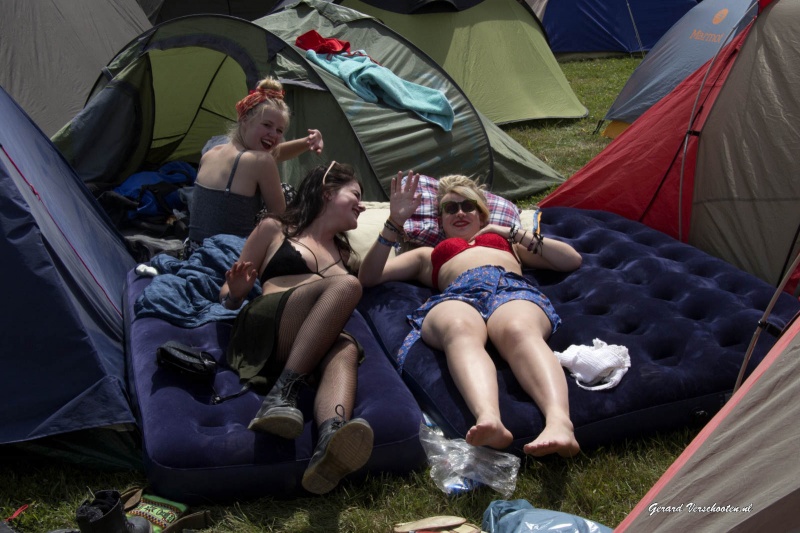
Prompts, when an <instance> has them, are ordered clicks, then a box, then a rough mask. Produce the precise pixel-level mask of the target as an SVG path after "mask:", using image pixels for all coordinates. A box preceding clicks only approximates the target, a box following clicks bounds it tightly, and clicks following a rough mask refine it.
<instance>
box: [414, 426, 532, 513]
mask: <svg viewBox="0 0 800 533" xmlns="http://www.w3.org/2000/svg"><path fill="white" fill-rule="evenodd" d="M419 438H420V441H421V442H422V447H423V449H424V450H425V454H426V455H427V457H428V463H429V464H430V466H431V478H432V479H433V481H434V482H435V483H436V486H437V487H439V488H440V489H441V490H442V491H443V492H444V493H445V494H460V493H463V492H467V491H470V490H472V489H474V488H476V487H479V486H481V485H486V486H488V487H491V488H492V489H494V490H496V491H497V492H499V493H500V494H502V495H503V497H504V498H506V499H508V498H509V497H511V495H512V494H513V493H514V489H515V488H516V486H517V473H518V472H519V467H520V464H521V461H520V458H519V457H517V456H515V455H512V454H510V453H504V452H500V451H497V450H492V449H489V448H486V447H483V446H472V445H471V444H467V441H465V440H464V439H447V438H445V437H444V435H442V433H441V430H438V429H436V430H435V429H432V428H430V427H428V426H427V425H425V423H422V424H420V428H419Z"/></svg>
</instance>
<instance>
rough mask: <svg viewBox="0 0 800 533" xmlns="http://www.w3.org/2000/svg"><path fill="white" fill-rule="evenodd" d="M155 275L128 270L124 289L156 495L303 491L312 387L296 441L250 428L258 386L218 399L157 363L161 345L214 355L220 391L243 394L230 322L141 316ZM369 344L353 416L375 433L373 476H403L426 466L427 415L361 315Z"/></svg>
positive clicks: (362, 335)
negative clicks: (230, 349) (229, 352)
mask: <svg viewBox="0 0 800 533" xmlns="http://www.w3.org/2000/svg"><path fill="white" fill-rule="evenodd" d="M152 279H153V278H148V277H139V276H137V275H136V274H135V273H134V272H130V273H129V275H128V279H127V287H126V291H125V300H126V301H125V315H126V316H125V323H126V328H127V332H126V333H127V340H126V348H127V360H128V370H129V372H128V374H129V381H130V383H129V388H130V390H131V391H132V394H133V396H134V397H133V402H132V403H133V404H134V412H135V413H136V416H137V417H138V421H139V424H140V427H141V432H142V447H143V455H144V468H145V473H146V475H147V478H148V480H149V482H150V485H151V487H150V488H151V489H152V491H153V492H154V493H155V494H158V495H161V496H164V497H167V498H171V499H174V500H176V501H180V502H184V503H188V504H201V503H203V504H205V503H222V502H229V501H234V500H242V499H251V498H258V497H261V496H265V495H273V496H281V497H283V496H292V495H297V494H302V493H303V489H302V487H301V486H300V480H301V478H302V474H303V471H304V470H305V468H306V465H307V463H308V460H309V459H310V457H311V454H312V453H313V450H314V444H315V443H316V426H315V424H314V423H313V418H312V412H313V410H312V403H313V390H312V389H311V388H305V389H304V390H303V391H302V393H301V394H300V397H299V401H300V407H301V409H302V411H303V412H304V414H305V418H306V426H305V430H304V432H303V434H302V435H301V436H300V437H299V438H297V439H296V440H286V439H282V438H280V437H276V436H272V435H268V434H264V433H256V432H253V431H249V430H248V429H247V425H248V423H249V422H250V419H251V418H252V417H253V415H254V414H255V412H256V411H257V410H258V407H259V405H260V404H261V399H262V397H261V396H259V395H257V394H255V393H254V392H248V393H246V394H245V395H243V396H241V397H238V398H235V399H231V400H228V401H225V402H223V403H220V404H217V405H212V404H211V403H210V400H211V397H212V395H213V391H212V390H211V387H212V386H211V384H207V383H197V382H193V381H191V380H189V379H188V378H186V377H185V376H183V375H180V374H177V373H175V372H174V371H171V370H168V369H164V368H161V367H159V366H158V364H157V363H156V349H157V348H158V347H159V346H160V345H161V344H163V343H165V342H166V341H170V340H172V341H178V342H181V343H183V344H186V345H189V346H193V347H196V348H200V349H202V350H205V351H207V352H208V353H209V354H211V355H212V356H213V357H214V359H215V360H216V361H217V363H218V367H219V371H218V373H217V374H216V376H215V378H214V381H213V389H214V390H215V391H216V392H217V393H219V394H220V395H222V396H225V395H228V394H233V393H235V392H237V391H238V390H240V385H239V379H238V375H237V374H236V373H235V372H233V371H232V370H230V369H229V368H228V367H227V365H226V363H225V348H226V346H227V344H228V339H229V336H230V330H231V321H224V320H223V321H220V320H217V321H209V322H206V323H204V324H202V325H200V326H198V327H193V328H185V327H178V326H176V325H173V324H171V323H170V322H168V321H166V320H163V319H162V318H158V317H154V316H142V317H137V316H136V314H135V313H134V304H135V302H136V300H137V298H138V297H139V296H140V294H141V293H142V291H144V289H145V287H146V286H147V285H149V284H150V283H151V281H152ZM346 329H347V331H349V332H350V333H352V334H353V335H354V336H355V337H356V338H357V339H358V340H359V342H360V343H361V344H362V346H363V347H364V350H365V353H366V358H365V361H364V362H363V364H362V365H361V366H360V368H359V372H358V392H357V398H356V406H355V411H354V415H353V416H355V417H361V418H364V419H366V420H367V421H368V422H369V423H370V425H371V426H372V428H373V431H374V433H375V444H374V450H373V452H372V456H371V457H370V459H369V462H368V463H367V464H366V465H365V466H364V468H363V469H362V470H361V471H360V472H358V473H355V474H353V475H352V477H355V478H357V477H358V476H359V475H363V474H364V473H366V472H375V471H387V472H405V471H409V470H412V469H416V468H419V467H420V466H422V465H424V463H425V454H424V451H423V450H422V447H421V445H420V442H419V425H420V421H421V419H422V413H421V411H420V409H419V407H418V405H417V403H416V401H415V400H414V398H413V397H412V395H411V393H410V392H409V391H408V389H407V388H406V386H405V385H404V384H403V382H402V381H401V379H400V376H399V375H398V374H397V371H396V370H395V369H394V368H393V367H392V365H391V363H390V362H389V360H388V359H387V358H386V357H385V355H384V353H383V351H382V349H381V348H380V346H379V345H378V344H377V342H376V340H375V338H374V337H373V335H372V333H371V331H370V330H369V328H368V326H367V324H366V322H365V321H364V319H363V318H362V317H361V315H360V314H358V313H357V312H356V313H354V315H353V316H352V317H351V319H350V321H349V322H348V324H347V326H346Z"/></svg>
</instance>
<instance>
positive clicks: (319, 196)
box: [220, 161, 373, 494]
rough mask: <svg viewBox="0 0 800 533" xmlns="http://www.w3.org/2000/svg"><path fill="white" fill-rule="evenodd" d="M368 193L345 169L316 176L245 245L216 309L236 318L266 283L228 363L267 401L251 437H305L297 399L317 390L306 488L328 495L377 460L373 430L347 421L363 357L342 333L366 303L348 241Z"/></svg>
mask: <svg viewBox="0 0 800 533" xmlns="http://www.w3.org/2000/svg"><path fill="white" fill-rule="evenodd" d="M361 193H362V188H361V184H360V182H359V181H358V179H357V178H356V176H355V174H354V173H353V170H352V168H351V167H349V166H348V165H343V164H339V163H336V162H335V161H334V162H332V163H331V164H330V165H328V166H320V167H317V168H315V169H313V170H312V171H311V172H310V173H309V174H308V175H307V176H306V178H305V179H304V180H303V182H302V183H301V184H300V186H299V188H298V191H297V197H296V198H295V199H294V200H293V201H292V203H291V204H290V205H289V206H288V207H287V209H286V211H285V212H284V213H283V214H269V215H267V216H266V218H264V219H263V220H262V221H261V222H260V223H259V224H258V226H256V228H255V230H253V232H252V233H251V234H250V236H249V237H248V238H247V241H246V242H245V244H244V247H243V248H242V253H241V255H240V256H239V259H238V260H237V261H236V262H235V263H234V264H233V266H232V267H231V269H230V270H228V272H227V273H226V275H225V278H226V282H225V284H224V285H223V286H222V289H221V291H220V300H221V302H222V304H223V305H225V307H227V308H228V309H238V308H239V307H240V306H241V305H242V301H243V299H244V297H245V295H247V294H248V293H249V292H250V289H251V288H252V287H253V284H254V283H255V280H256V279H257V278H260V280H261V287H262V295H261V296H259V297H258V298H256V299H254V300H253V301H251V302H250V303H248V304H247V305H246V306H245V307H244V308H242V310H241V311H240V313H239V315H238V316H237V318H236V321H235V322H234V327H233V333H232V335H231V342H230V345H229V346H228V354H227V355H228V362H229V363H230V365H231V367H232V368H235V369H236V370H237V371H238V372H239V377H240V378H241V380H242V381H244V382H247V383H249V384H250V385H251V386H252V387H253V388H254V389H255V390H256V391H258V392H262V393H266V397H265V398H264V402H263V404H262V405H261V407H260V409H259V410H258V412H257V413H256V415H255V417H254V418H253V420H252V421H251V422H250V426H249V428H250V429H252V430H254V431H265V432H268V433H272V434H275V435H279V436H281V437H285V438H290V439H293V438H296V437H297V436H299V435H300V434H301V433H302V432H303V429H304V426H305V422H304V419H303V413H302V412H301V411H300V410H299V409H298V408H297V402H296V396H297V393H298V391H299V390H300V388H301V387H302V386H303V385H304V384H310V383H311V382H312V381H313V382H315V383H316V386H317V387H316V388H317V391H316V398H315V400H314V420H315V422H316V423H317V425H318V428H319V432H318V433H319V440H318V442H317V445H316V448H315V450H314V455H313V456H312V458H311V462H310V463H309V466H308V468H307V469H306V471H305V473H304V475H303V480H302V484H303V487H305V488H306V490H308V491H310V492H313V493H316V494H323V493H325V492H328V491H329V490H331V489H333V488H334V487H335V486H336V485H337V483H338V482H339V480H340V479H341V478H342V477H343V476H345V475H346V474H348V473H350V472H353V471H355V470H357V469H359V468H361V467H362V466H363V465H364V464H365V463H366V461H367V460H368V459H369V456H370V454H371V453H372V440H373V438H372V437H373V435H372V429H371V428H370V425H369V424H368V423H367V421H366V420H363V419H360V418H356V419H351V415H352V412H353V405H354V403H355V394H356V380H357V371H358V364H359V362H360V360H361V357H362V351H361V347H360V346H359V345H358V343H357V342H356V341H355V339H354V338H353V337H352V336H350V335H349V334H348V333H347V332H345V331H344V330H343V328H344V325H345V323H346V322H347V320H348V319H349V318H350V315H351V314H352V312H353V310H354V309H355V307H356V304H357V303H358V301H359V299H360V298H361V284H360V283H359V281H358V279H357V278H356V277H355V276H353V275H352V274H351V273H350V272H349V271H348V270H347V262H348V259H349V258H350V255H351V254H353V253H354V252H353V250H352V248H351V247H350V244H349V242H348V240H347V236H346V234H345V232H346V231H348V230H352V229H355V228H356V226H357V225H358V216H359V215H360V214H361V213H362V212H363V211H364V205H363V203H362V201H361Z"/></svg>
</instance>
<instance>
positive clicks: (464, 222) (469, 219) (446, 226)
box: [439, 192, 483, 241]
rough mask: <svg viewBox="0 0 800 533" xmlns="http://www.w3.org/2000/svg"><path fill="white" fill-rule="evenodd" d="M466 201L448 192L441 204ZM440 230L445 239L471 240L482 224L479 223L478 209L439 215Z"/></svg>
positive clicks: (460, 210) (458, 195)
mask: <svg viewBox="0 0 800 533" xmlns="http://www.w3.org/2000/svg"><path fill="white" fill-rule="evenodd" d="M464 200H466V198H464V197H463V196H461V195H460V194H456V193H454V192H449V193H447V194H445V195H444V196H443V197H442V200H441V204H444V203H446V202H463V201H464ZM439 217H440V220H441V226H442V230H443V231H444V234H445V236H446V237H448V238H449V237H460V238H462V239H464V240H467V241H468V240H470V239H472V237H473V235H475V234H476V233H477V232H478V230H480V229H481V227H482V226H483V223H482V221H481V214H480V211H479V210H478V209H474V210H473V211H472V212H470V213H465V212H464V211H463V209H459V210H458V211H457V212H456V213H452V214H450V213H447V212H442V213H441V214H440V215H439Z"/></svg>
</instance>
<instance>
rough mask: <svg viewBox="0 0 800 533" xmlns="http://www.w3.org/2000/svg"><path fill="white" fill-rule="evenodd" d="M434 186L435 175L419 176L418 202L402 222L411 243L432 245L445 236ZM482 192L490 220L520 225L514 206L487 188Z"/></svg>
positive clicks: (436, 189)
mask: <svg viewBox="0 0 800 533" xmlns="http://www.w3.org/2000/svg"><path fill="white" fill-rule="evenodd" d="M438 187H439V182H438V181H437V180H436V179H434V178H431V177H430V176H420V177H419V187H418V189H417V190H418V191H419V192H420V193H421V194H422V203H421V204H420V205H419V207H418V208H417V210H416V211H415V212H414V214H413V215H411V217H410V218H409V219H408V220H406V222H405V224H404V225H403V229H404V230H405V231H406V236H407V237H408V241H409V243H411V244H413V245H415V246H436V245H437V244H438V243H439V242H441V241H442V240H444V238H445V237H444V232H443V231H442V229H441V228H440V227H439V205H438V203H437V201H436V192H437V191H438ZM483 194H484V196H486V206H487V207H488V208H489V213H490V215H489V223H490V224H498V225H500V226H506V227H511V225H515V226H518V227H521V226H522V222H521V220H520V217H519V209H517V206H515V205H514V204H513V203H512V202H510V201H508V200H506V199H505V198H503V197H501V196H497V195H496V194H493V193H491V192H488V191H483Z"/></svg>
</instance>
